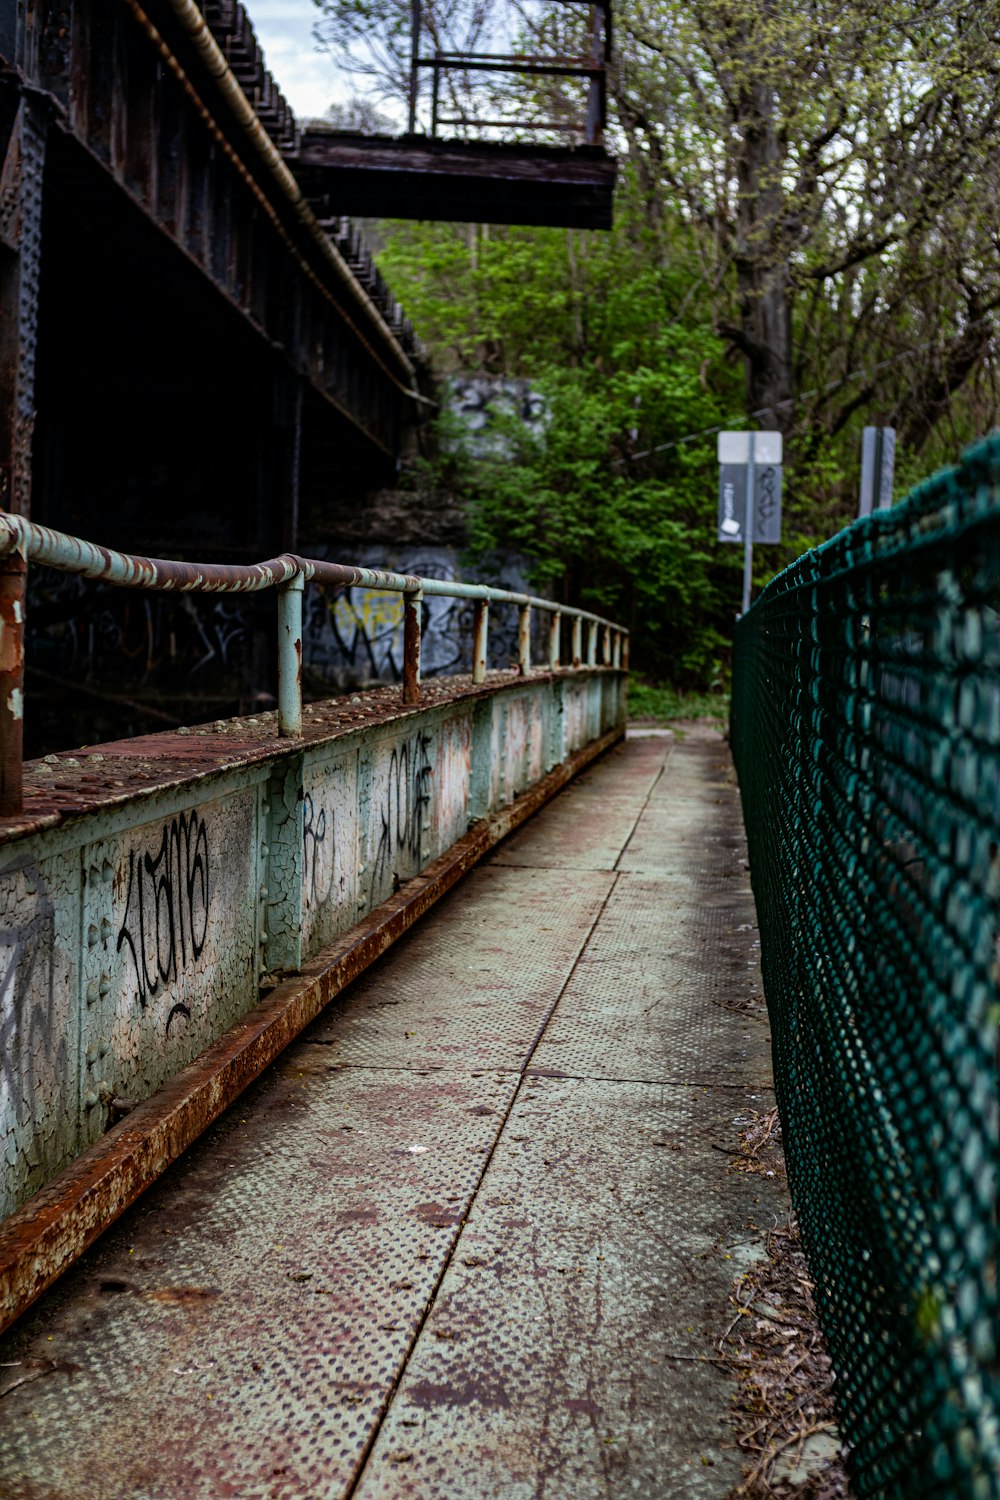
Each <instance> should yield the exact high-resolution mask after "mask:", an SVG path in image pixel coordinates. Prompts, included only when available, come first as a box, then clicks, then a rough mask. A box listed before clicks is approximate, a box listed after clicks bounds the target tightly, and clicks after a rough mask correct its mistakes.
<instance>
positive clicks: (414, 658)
mask: <svg viewBox="0 0 1000 1500" xmlns="http://www.w3.org/2000/svg"><path fill="white" fill-rule="evenodd" d="M423 597H424V596H423V594H422V592H421V591H420V589H415V590H414V591H413V592H412V593H408V594H404V595H403V702H404V703H419V702H420V611H421V608H422V604H423Z"/></svg>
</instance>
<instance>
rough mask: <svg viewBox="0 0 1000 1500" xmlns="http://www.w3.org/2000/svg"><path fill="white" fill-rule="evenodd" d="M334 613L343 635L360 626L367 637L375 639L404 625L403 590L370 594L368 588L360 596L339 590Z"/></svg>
mask: <svg viewBox="0 0 1000 1500" xmlns="http://www.w3.org/2000/svg"><path fill="white" fill-rule="evenodd" d="M332 613H333V618H334V623H335V624H336V627H337V629H338V630H339V631H340V633H341V635H342V636H348V635H350V634H352V633H353V632H355V631H358V630H360V631H361V633H362V635H364V636H365V637H366V638H367V639H368V640H373V639H374V638H375V637H376V636H379V635H383V634H385V633H386V632H394V631H396V630H398V629H399V628H400V627H401V626H402V623H403V600H402V596H401V595H400V594H371V593H368V591H367V590H366V591H365V592H364V593H362V594H361V595H360V597H359V598H349V597H347V596H346V595H344V594H338V595H337V597H336V599H335V600H334V601H333V609H332Z"/></svg>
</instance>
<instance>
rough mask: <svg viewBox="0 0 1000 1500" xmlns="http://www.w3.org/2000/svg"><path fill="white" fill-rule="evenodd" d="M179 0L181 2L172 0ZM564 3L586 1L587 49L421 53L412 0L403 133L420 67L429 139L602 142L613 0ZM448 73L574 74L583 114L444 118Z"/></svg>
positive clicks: (411, 124) (419, 16)
mask: <svg viewBox="0 0 1000 1500" xmlns="http://www.w3.org/2000/svg"><path fill="white" fill-rule="evenodd" d="M172 3H180V0H172ZM562 3H563V4H573V5H579V4H585V5H587V6H588V7H589V10H590V19H589V27H588V30H589V37H588V41H589V51H588V52H587V53H586V54H584V55H581V56H574V57H563V56H557V55H555V54H553V55H548V54H544V53H543V54H535V53H528V52H476V51H469V50H457V51H446V50H444V49H442V48H440V47H435V49H434V52H433V54H432V55H431V56H430V57H424V56H422V54H421V50H420V48H421V35H422V29H423V0H411V5H410V12H411V55H410V97H409V115H408V121H407V131H408V133H409V134H410V135H413V134H414V132H415V131H416V129H417V109H418V105H419V101H420V70H421V68H428V69H430V70H431V127H430V135H431V138H432V139H433V138H437V134H438V128H439V126H441V125H448V126H456V125H457V126H461V127H463V128H468V127H472V128H478V129H481V130H488V129H511V128H515V127H518V128H521V129H532V130H542V131H544V130H556V131H572V132H574V133H576V134H578V135H582V137H583V139H584V141H585V142H586V144H587V145H588V146H599V145H601V143H602V141H603V138H604V132H605V130H606V128H607V123H608V78H607V75H608V63H609V61H610V59H611V0H562ZM448 73H463V74H465V73H505V74H517V73H523V74H528V75H531V76H533V77H536V78H537V77H542V78H574V79H578V80H580V81H581V82H584V83H586V84H587V105H586V112H585V115H584V118H583V119H581V120H574V121H572V122H567V121H565V120H535V119H530V120H520V119H498V120H484V119H475V118H467V117H466V116H465V115H464V114H461V115H457V116H447V117H446V116H443V115H442V114H441V112H440V94H441V75H442V74H448Z"/></svg>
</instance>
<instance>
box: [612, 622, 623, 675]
mask: <svg viewBox="0 0 1000 1500" xmlns="http://www.w3.org/2000/svg"><path fill="white" fill-rule="evenodd" d="M621 664H622V633H621V631H620V630H616V631H615V633H614V636H613V637H612V643H611V665H612V666H613V667H614V668H615V670H616V671H617V670H618V669H619V668H620V667H621Z"/></svg>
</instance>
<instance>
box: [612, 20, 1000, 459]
mask: <svg viewBox="0 0 1000 1500" xmlns="http://www.w3.org/2000/svg"><path fill="white" fill-rule="evenodd" d="M617 27H618V35H619V38H620V39H621V40H620V45H619V67H618V74H617V79H616V87H615V98H616V105H617V116H618V120H619V122H620V126H621V129H622V132H623V135H624V137H625V140H626V142H627V149H628V153H629V158H630V160H631V161H632V162H633V163H634V164H635V165H636V168H637V170H638V171H639V172H640V174H641V176H642V178H643V181H644V183H645V185H646V190H647V196H648V201H649V203H650V206H651V209H652V216H653V222H656V221H657V220H658V219H659V217H660V215H661V213H662V209H661V204H662V201H663V199H664V197H665V196H669V197H670V199H671V200H672V201H673V203H674V204H675V205H677V206H678V207H680V208H681V210H682V212H683V214H684V216H685V218H686V221H687V223H688V225H689V227H690V230H691V233H692V237H693V239H694V240H695V241H696V244H697V253H698V256H699V259H700V261H701V264H702V268H703V270H702V274H703V276H704V278H705V284H706V288H707V291H708V301H709V304H710V307H711V313H712V316H713V318H714V323H715V326H716V328H717V330H718V331H719V332H720V333H721V334H722V335H723V336H724V337H725V338H726V339H728V340H729V342H730V344H731V345H732V346H733V347H734V348H735V349H737V350H738V351H739V352H740V354H741V355H742V356H743V358H744V360H745V367H746V392H747V409H748V411H751V412H759V413H760V414H761V416H763V417H764V418H765V420H766V421H767V424H768V425H777V426H779V427H781V428H783V429H784V430H785V431H792V430H793V429H798V431H799V432H800V433H811V434H812V443H811V451H812V452H813V453H815V451H816V441H817V436H818V434H820V433H824V434H827V435H834V434H836V433H838V432H839V431H841V430H842V428H843V427H844V426H845V425H846V424H847V423H848V422H849V420H850V418H851V416H852V415H853V414H854V412H855V411H859V410H861V408H862V407H864V406H865V405H866V404H867V403H868V402H870V401H871V400H872V399H873V398H874V397H875V396H876V393H877V392H881V393H883V394H882V396H881V404H882V406H883V415H884V416H885V418H886V419H890V420H891V419H892V418H896V419H897V421H898V422H899V425H900V427H901V435H902V437H903V439H904V441H905V442H906V443H908V444H909V445H911V446H915V447H921V446H923V444H924V443H926V441H927V439H928V437H929V436H930V434H931V432H932V431H933V429H934V426H935V424H936V422H937V421H938V420H939V419H940V417H941V415H942V411H943V409H944V406H945V405H946V404H947V399H948V396H949V395H951V394H953V393H954V392H955V390H956V389H958V388H959V387H960V386H961V385H962V384H963V383H964V381H965V380H966V379H968V378H969V376H970V375H971V374H972V372H973V371H974V370H976V369H977V367H979V366H981V364H982V362H983V360H984V358H985V357H986V356H987V354H988V352H990V350H991V346H992V341H993V337H994V323H993V320H992V318H991V316H990V314H991V313H992V312H993V310H994V309H995V308H996V307H998V306H1000V276H998V262H997V244H998V228H1000V219H998V216H997V203H998V198H997V191H996V190H997V187H998V186H1000V183H998V169H997V161H998V156H997V151H998V147H1000V90H998V88H997V79H998V68H1000V6H998V4H997V3H996V0H987V3H985V4H984V3H983V0H922V3H916V4H915V3H914V0H848V3H846V4H845V3H843V0H808V3H806V4H800V3H798V0H795V3H794V4H793V3H791V0H769V3H763V4H762V3H760V0H653V3H652V4H650V3H649V0H642V3H641V5H640V4H638V3H637V0H625V4H624V7H623V8H621V9H619V11H618V16H617ZM892 359H894V360H895V361H896V362H897V365H898V364H899V363H901V362H903V361H906V360H909V361H910V364H909V366H908V368H907V369H906V370H902V371H899V373H898V374H894V375H892V376H890V377H889V379H884V378H883V379H879V380H878V382H877V383H876V382H875V381H874V380H873V379H868V380H864V379H862V380H859V379H858V378H857V376H856V374H855V372H856V371H857V370H858V369H859V368H865V367H866V366H869V367H870V366H873V365H883V369H884V368H886V367H885V366H884V363H883V362H884V361H887V360H892ZM893 368H896V366H894V367H893ZM880 373H881V372H880ZM814 389H815V390H816V391H817V394H816V395H812V394H810V395H809V396H804V395H803V392H805V391H807V390H808V391H812V390H814Z"/></svg>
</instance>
